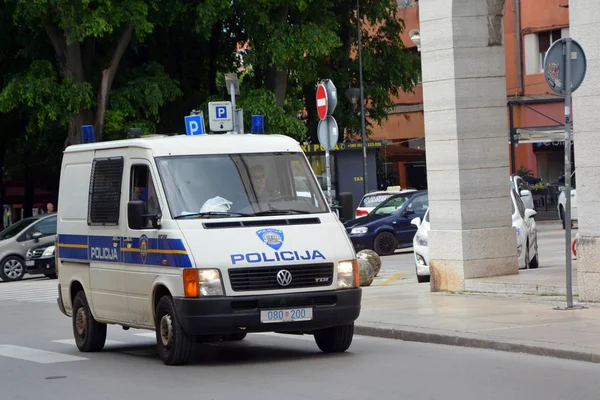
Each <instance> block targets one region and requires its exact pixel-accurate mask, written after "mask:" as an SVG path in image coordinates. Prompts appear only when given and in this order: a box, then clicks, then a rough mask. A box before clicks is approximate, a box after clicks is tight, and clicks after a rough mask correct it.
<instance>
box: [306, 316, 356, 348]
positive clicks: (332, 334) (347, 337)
mask: <svg viewBox="0 0 600 400" xmlns="http://www.w3.org/2000/svg"><path fill="white" fill-rule="evenodd" d="M353 336H354V323H352V324H349V325H341V326H334V327H332V328H326V329H322V330H320V331H317V332H315V342H317V346H319V349H321V351H322V352H324V353H343V352H344V351H346V350H348V348H349V347H350V345H351V344H352V337H353Z"/></svg>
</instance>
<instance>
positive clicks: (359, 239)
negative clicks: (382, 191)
mask: <svg viewBox="0 0 600 400" xmlns="http://www.w3.org/2000/svg"><path fill="white" fill-rule="evenodd" d="M428 207H429V197H428V195H427V192H425V191H415V192H409V193H402V194H395V195H393V196H391V197H389V198H388V199H387V200H385V201H383V202H381V203H380V204H379V205H378V206H377V207H375V208H374V209H373V210H372V211H371V212H370V213H369V215H367V216H366V217H362V218H358V219H353V220H351V221H348V222H346V223H345V224H344V226H345V227H346V231H347V233H348V236H349V237H350V240H352V244H353V245H354V249H355V250H356V251H360V250H364V249H369V250H374V251H375V252H376V253H377V254H379V255H381V256H383V255H388V254H393V253H394V252H395V251H396V249H398V248H407V247H411V246H412V239H413V237H414V235H415V232H416V230H417V228H416V227H414V226H413V225H411V223H410V221H411V220H412V219H413V218H415V217H420V218H422V217H423V215H425V212H426V211H427V208H428Z"/></svg>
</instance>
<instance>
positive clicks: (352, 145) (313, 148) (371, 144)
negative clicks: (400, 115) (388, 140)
mask: <svg viewBox="0 0 600 400" xmlns="http://www.w3.org/2000/svg"><path fill="white" fill-rule="evenodd" d="M362 147H363V146H362V142H343V143H338V144H336V145H335V147H334V148H333V150H332V151H348V150H362ZM381 147H383V140H370V141H368V142H367V148H368V149H379V148H381ZM302 150H304V152H305V153H320V152H325V148H324V147H323V146H321V145H320V144H318V143H314V144H307V145H303V146H302Z"/></svg>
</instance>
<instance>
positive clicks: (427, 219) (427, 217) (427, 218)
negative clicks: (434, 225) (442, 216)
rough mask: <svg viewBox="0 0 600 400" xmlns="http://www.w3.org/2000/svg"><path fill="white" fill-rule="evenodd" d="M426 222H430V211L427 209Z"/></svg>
mask: <svg viewBox="0 0 600 400" xmlns="http://www.w3.org/2000/svg"><path fill="white" fill-rule="evenodd" d="M425 221H427V222H429V209H427V212H426V213H425Z"/></svg>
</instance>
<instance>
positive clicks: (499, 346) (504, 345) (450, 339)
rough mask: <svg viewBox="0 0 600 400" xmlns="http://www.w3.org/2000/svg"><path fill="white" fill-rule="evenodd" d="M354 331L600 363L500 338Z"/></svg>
mask: <svg viewBox="0 0 600 400" xmlns="http://www.w3.org/2000/svg"><path fill="white" fill-rule="evenodd" d="M354 333H355V334H356V335H362V336H372V337H379V338H386V339H397V340H404V341H406V342H420V343H433V344H444V345H448V346H459V347H472V348H476V349H489V350H499V351H506V352H511V353H522V354H529V355H535V356H543V357H553V358H561V359H565V360H574V361H585V362H591V363H600V354H595V353H585V352H580V351H572V350H564V349H556V348H550V347H540V346H532V345H526V344H518V343H510V342H503V341H499V340H487V339H477V338H471V337H466V336H458V335H449V334H439V333H428V332H422V331H416V330H407V329H394V328H379V327H372V326H365V325H356V326H355V328H354Z"/></svg>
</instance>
